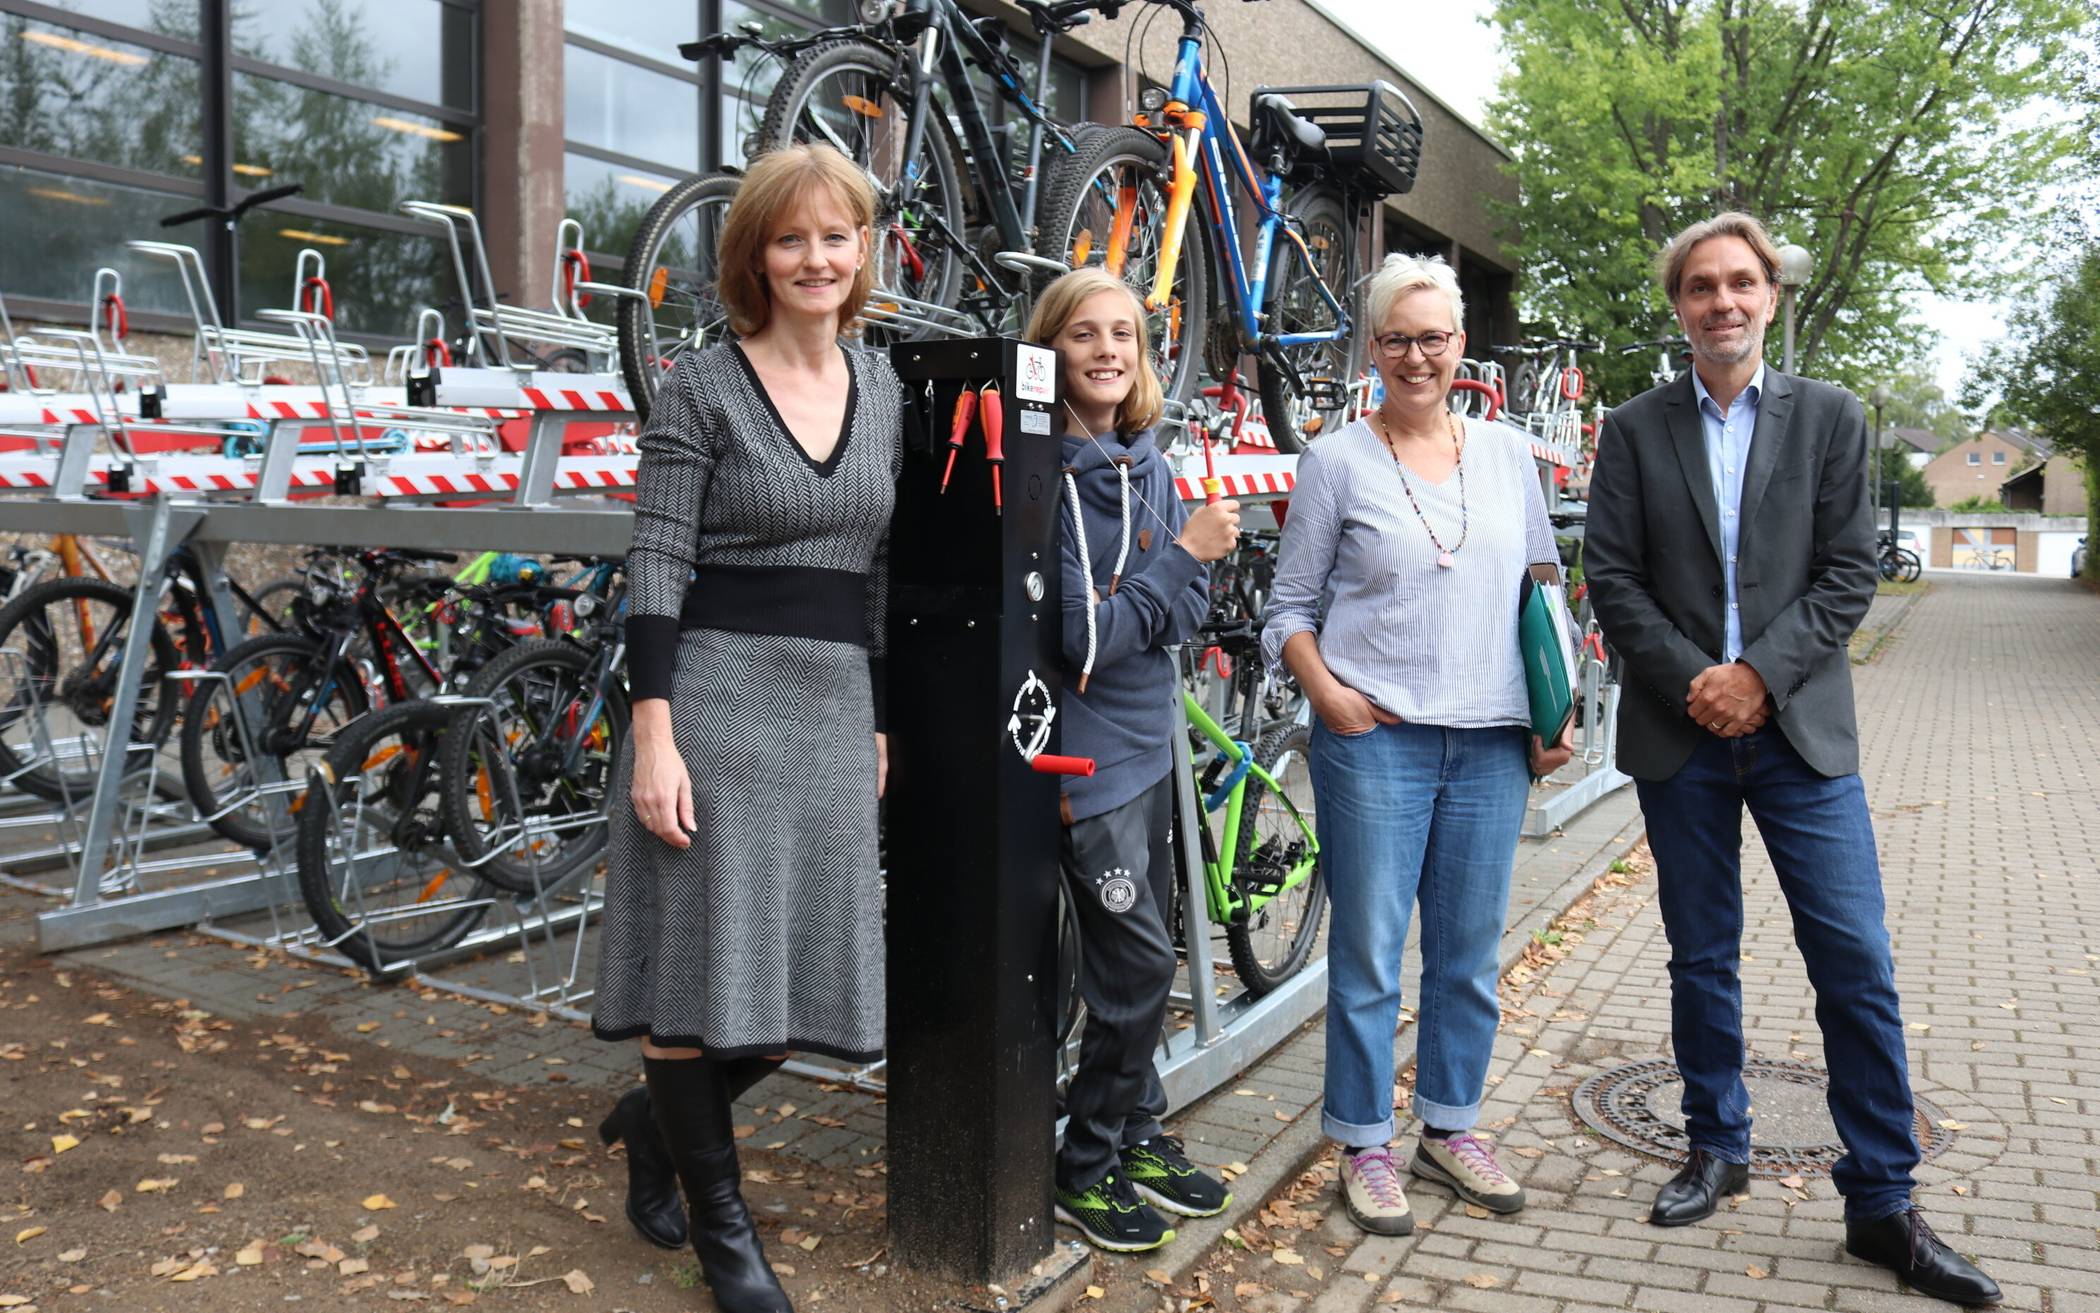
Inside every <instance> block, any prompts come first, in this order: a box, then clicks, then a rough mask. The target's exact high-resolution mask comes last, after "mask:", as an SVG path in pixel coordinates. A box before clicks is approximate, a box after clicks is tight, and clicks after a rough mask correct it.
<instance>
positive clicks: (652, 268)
mask: <svg viewBox="0 0 2100 1313" xmlns="http://www.w3.org/2000/svg"><path fill="white" fill-rule="evenodd" d="M740 181H741V180H740V179H738V178H737V176H736V175H735V174H731V173H706V174H701V175H700V176H698V177H693V178H686V179H684V180H683V181H681V182H679V183H677V184H675V185H674V186H673V187H672V188H671V190H669V191H667V192H665V193H664V194H663V195H661V196H659V197H657V198H656V204H654V205H652V206H650V207H649V212H648V213H647V214H645V215H643V216H642V222H641V226H640V227H638V228H636V229H635V233H634V241H633V243H632V244H630V245H629V246H628V248H627V262H626V264H625V265H624V266H623V267H622V269H621V271H620V283H621V286H623V287H629V288H632V289H634V290H635V291H637V292H641V293H644V294H645V295H646V296H647V297H648V300H647V302H646V303H645V302H643V301H639V300H636V299H635V298H634V297H631V296H623V297H621V298H620V306H619V310H618V312H617V316H616V317H617V320H618V325H619V333H620V374H621V376H622V377H624V378H625V379H626V380H627V395H628V396H629V397H630V398H632V399H633V401H634V409H635V414H636V416H637V417H638V418H639V419H640V420H641V421H643V422H644V423H646V422H647V421H648V419H649V403H650V402H651V401H653V400H655V398H656V385H657V383H658V382H659V381H660V380H661V379H662V378H663V377H664V375H665V374H667V373H669V372H670V369H671V366H673V365H675V364H677V363H678V357H679V356H680V355H681V354H683V353H684V352H686V351H697V350H699V349H700V348H702V347H705V346H710V345H712V344H714V343H716V342H720V341H725V340H727V338H728V337H729V311H728V310H727V309H725V308H724V307H723V305H722V302H721V300H720V298H719V297H718V296H717V295H716V293H715V255H716V250H717V248H718V247H719V246H720V245H721V241H722V221H723V219H724V218H726V217H727V216H728V214H729V203H730V202H731V201H733V200H735V199H736V189H737V187H738V185H739V183H740Z"/></svg>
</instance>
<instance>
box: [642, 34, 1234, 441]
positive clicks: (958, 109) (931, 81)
mask: <svg viewBox="0 0 2100 1313" xmlns="http://www.w3.org/2000/svg"><path fill="white" fill-rule="evenodd" d="M1127 2H1128V0H1064V2H1063V3H1058V4H1042V3H1028V4H1024V5H1023V6H1022V7H1023V9H1024V10H1025V11H1026V12H1027V14H1028V16H1029V20H1030V22H1031V24H1032V25H1033V26H1034V28H1035V30H1036V32H1037V33H1038V35H1039V36H1041V38H1042V40H1041V43H1040V46H1039V49H1038V52H1037V56H1036V64H1035V74H1034V79H1033V82H1032V88H1033V89H1032V91H1031V90H1027V89H1024V87H1023V85H1022V80H1023V70H1022V68H1021V66H1020V64H1019V62H1018V61H1017V60H1016V59H1015V58H1014V57H1013V55H1012V54H1011V53H1009V52H1008V51H1007V49H1006V46H1005V33H1004V30H1003V27H1002V25H1001V24H1000V22H999V20H998V19H996V18H991V17H973V16H971V15H968V14H966V13H965V12H964V11H963V10H962V9H960V8H959V7H958V6H957V5H956V3H955V0H901V2H899V0H878V3H876V4H874V5H873V6H871V7H870V8H869V9H868V11H867V12H868V13H869V14H870V17H869V20H868V21H866V22H862V23H858V24H853V25H849V26H842V27H831V28H826V29H823V30H822V31H818V32H813V33H809V34H807V35H803V36H797V37H784V38H782V37H767V36H765V35H763V33H762V31H761V30H760V29H759V27H758V25H757V24H756V23H746V24H744V25H743V28H742V30H741V31H740V32H736V33H721V34H718V35H716V36H713V37H709V38H706V39H705V40H701V41H695V42H688V43H686V44H684V45H681V46H680V47H679V53H680V54H681V55H683V56H684V57H685V58H687V59H691V60H700V59H707V58H719V59H721V60H723V61H725V62H728V61H731V60H733V59H734V58H735V57H736V56H737V54H738V53H739V52H743V51H747V50H748V51H755V52H756V53H757V55H758V57H759V58H760V59H761V60H766V59H770V60H773V61H777V62H778V63H780V64H781V65H782V66H783V71H782V72H781V73H780V75H779V78H778V80H777V81H776V82H775V83H774V86H773V89H772V91H771V93H770V94H769V95H768V97H767V99H766V110H765V117H764V120H763V122H762V124H761V126H760V127H759V129H758V131H757V132H756V133H755V134H754V135H753V137H752V138H751V140H750V141H749V142H747V144H746V150H747V154H751V155H756V154H760V153H762V152H764V151H765V150H768V149H772V148H774V147H777V146H781V145H785V144H787V143H790V142H815V143H823V144H828V145H831V146H833V147H835V148H837V149H838V150H839V151H840V153H842V154H844V155H845V156H846V157H847V158H849V159H851V160H853V161H854V162H855V163H857V164H859V165H860V166H861V167H862V169H863V170H864V171H865V172H866V174H867V177H868V180H869V182H870V184H871V185H872V186H873V187H874V189H875V193H876V211H877V213H876V223H875V234H874V236H875V245H874V250H873V251H872V252H871V258H872V259H873V260H874V263H875V270H874V273H875V287H876V294H875V296H874V298H873V299H872V300H871V302H870V304H869V306H868V307H867V309H866V311H865V312H864V313H865V317H866V319H867V321H868V323H869V324H870V325H872V326H874V327H875V328H876V329H877V330H878V332H889V333H895V334H896V335H898V336H900V337H911V336H918V335H923V334H925V333H931V332H947V333H966V334H985V333H996V332H1001V331H1006V332H1012V331H1016V330H1018V329H1019V327H1020V326H1021V325H1020V324H1019V323H1018V322H1017V320H1018V315H1017V314H1016V313H1015V311H1016V307H1017V305H1018V303H1019V301H1020V299H1021V298H1022V297H1023V296H1024V295H1025V294H1026V292H1027V291H1028V290H1029V286H1030V280H1031V278H1033V277H1039V276H1041V275H1042V274H1044V273H1047V272H1053V271H1052V270H1049V269H1046V268H1045V267H1043V266H1041V265H1038V264H1036V263H1035V261H1034V257H1033V256H1031V255H1030V254H1029V252H1030V251H1031V249H1032V242H1031V237H1032V233H1033V226H1034V222H1035V210H1036V198H1037V194H1038V183H1037V179H1038V175H1039V172H1040V167H1041V160H1042V155H1043V151H1044V149H1045V147H1046V145H1047V146H1051V147H1054V148H1055V149H1056V150H1058V151H1060V152H1064V153H1067V154H1069V153H1070V152H1071V151H1073V150H1074V149H1076V143H1077V142H1078V141H1079V140H1080V139H1082V138H1083V137H1084V136H1085V135H1086V132H1087V131H1089V130H1088V129H1084V128H1082V129H1073V130H1070V131H1068V130H1066V129H1064V128H1061V127H1059V126H1058V125H1056V124H1055V123H1053V122H1051V120H1050V119H1049V118H1048V117H1047V116H1046V115H1045V114H1044V113H1043V112H1042V110H1041V108H1040V106H1041V104H1042V103H1043V100H1044V97H1045V95H1046V93H1047V89H1048V86H1049V79H1050V42H1051V38H1052V37H1054V36H1055V35H1057V34H1058V33H1061V32H1068V31H1070V30H1072V29H1073V28H1076V27H1079V26H1081V25H1083V24H1085V23H1087V22H1089V21H1091V14H1092V11H1095V10H1098V11H1100V12H1102V13H1103V14H1106V15H1110V16H1113V15H1114V14H1115V13H1116V12H1117V11H1118V10H1119V9H1120V7H1121V5H1122V4H1124V3H1127ZM972 68H975V69H977V70H979V71H981V72H982V73H983V74H984V75H986V77H987V79H988V81H989V83H990V91H991V94H992V95H993V96H996V97H997V98H998V99H999V100H1002V101H1004V102H1005V103H1006V104H1007V105H1010V106H1012V107H1013V108H1014V109H1015V110H1016V111H1018V112H1019V114H1020V115H1021V116H1022V117H1023V118H1024V119H1025V120H1026V121H1027V123H1028V125H1029V138H1028V155H1027V164H1026V166H1025V167H1024V168H1022V169H1020V170H1019V171H1018V174H1019V176H1015V175H1016V171H1015V170H1014V169H1012V168H1010V167H1009V166H1008V164H1007V153H1006V151H1005V150H1004V149H1003V148H1002V146H1001V144H1000V143H999V141H998V140H997V139H996V134H995V132H994V130H993V129H992V128H991V127H990V126H989V124H988V123H987V121H986V114H985V111H984V107H983V103H982V93H980V92H979V90H978V88H977V85H976V84H975V83H974V82H973V81H972V79H971V75H970V74H971V69H972ZM752 76H753V77H755V76H756V66H754V72H753V74H752ZM937 90H945V92H946V97H947V102H948V104H947V105H946V106H943V104H942V103H941V100H940V98H939V96H938V95H937ZM951 109H952V112H953V114H954V117H955V120H956V122H957V123H959V124H960V125H961V129H962V138H961V140H960V141H958V140H957V137H956V130H955V127H954V126H953V125H951V123H950V121H949V112H950V110H951ZM965 147H967V149H968V155H967V157H966V156H965V153H964V148H965ZM966 158H967V162H968V163H969V164H970V165H971V166H972V167H969V168H966V167H965V161H966ZM738 185H739V179H738V178H737V176H736V175H735V174H734V173H732V172H722V173H715V174H705V175H700V176H697V177H692V178H687V179H685V180H684V181H683V182H680V183H679V184H677V185H676V186H674V187H672V189H671V190H670V191H668V192H666V193H664V195H663V196H661V197H660V198H658V200H657V202H656V204H655V205H653V206H651V207H650V210H649V212H648V214H646V215H645V216H644V217H643V219H642V222H641V225H640V226H639V228H638V229H637V230H636V233H635V237H634V242H633V244H632V246H631V247H630V249H629V253H628V258H627V261H626V265H625V267H624V269H623V279H624V291H623V292H622V294H621V297H620V308H619V311H618V322H619V328H620V342H621V353H620V355H621V368H622V371H623V373H624V374H625V376H626V378H627V383H628V388H629V392H630V394H631V395H632V396H633V398H634V400H635V403H636V405H637V407H646V405H647V398H649V397H651V396H653V395H654V392H655V387H656V383H657V380H658V378H659V377H660V376H661V373H662V371H663V370H665V369H667V368H668V367H669V366H670V365H671V364H672V363H673V362H675V360H676V358H677V356H678V354H679V353H680V352H682V351H685V350H692V349H697V348H698V347H701V346H704V345H706V344H707V343H708V342H710V341H713V340H718V339H719V338H721V337H722V336H723V335H724V331H725V329H726V319H727V316H726V314H725V313H724V312H723V310H722V308H721V306H720V304H719V302H718V301H717V300H716V299H715V296H714V281H715V279H714V255H715V249H716V245H717V243H718V241H719V239H720V225H721V220H722V215H723V214H724V213H725V212H726V210H727V208H728V205H729V202H730V201H731V200H732V199H734V197H735V195H736V188H737V186H738ZM1054 272H1062V268H1061V267H1060V268H1057V269H1055V270H1054ZM667 307H668V313H666V311H667ZM659 320H661V322H659ZM1174 381H1176V382H1178V383H1179V385H1180V386H1181V387H1182V389H1183V393H1184V394H1185V391H1186V388H1187V387H1188V386H1189V385H1191V384H1193V382H1194V377H1193V375H1189V376H1188V377H1186V378H1185V379H1184V378H1176V379H1175V380H1174ZM1177 395H1179V394H1177ZM645 417H646V414H645Z"/></svg>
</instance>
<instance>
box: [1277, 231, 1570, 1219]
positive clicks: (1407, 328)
mask: <svg viewBox="0 0 2100 1313" xmlns="http://www.w3.org/2000/svg"><path fill="white" fill-rule="evenodd" d="M1367 311H1368V314H1367V322H1368V323H1369V324H1370V325H1371V326H1372V328H1373V331H1374V337H1373V345H1374V349H1373V361H1374V363H1375V364H1376V365H1377V368H1378V372H1379V375H1380V378H1381V380H1382V381H1383V383H1384V384H1385V397H1384V400H1383V401H1382V402H1381V403H1380V404H1379V406H1378V408H1377V409H1376V410H1374V411H1372V412H1371V413H1370V414H1368V415H1366V416H1365V417H1364V418H1363V419H1361V420H1358V421H1357V422H1356V423H1354V424H1351V425H1349V426H1348V427H1347V428H1344V429H1342V430H1340V431H1339V432H1337V433H1334V434H1332V435H1330V436H1327V437H1324V438H1322V439H1320V441H1318V442H1316V443H1314V444H1313V445H1312V447H1311V448H1310V449H1308V450H1307V451H1306V453H1305V455H1304V456H1303V457H1301V458H1300V459H1299V462H1298V478H1297V487H1296V489H1295V490H1294V491H1293V493H1292V495H1291V514H1290V518H1289V520H1288V522H1287V523H1286V525H1285V528H1284V533H1283V545H1282V549H1281V556H1280V560H1279V561H1278V566H1277V573H1276V583H1275V590H1274V593H1273V601H1272V603H1271V606H1270V608H1269V613H1268V616H1267V620H1266V624H1265V626H1264V630H1263V633H1262V647H1263V653H1264V655H1265V656H1266V657H1267V659H1268V660H1269V661H1270V662H1271V663H1272V664H1273V663H1275V662H1276V661H1278V660H1281V661H1283V662H1284V663H1285V664H1286V665H1288V666H1289V667H1290V669H1291V673H1292V674H1294V675H1295V676H1297V679H1298V683H1299V686H1300V687H1302V688H1303V689H1304V690H1305V693H1306V696H1307V698H1308V699H1310V700H1311V702H1312V705H1313V709H1314V710H1315V711H1316V712H1317V713H1318V719H1317V722H1316V723H1315V725H1314V726H1313V738H1312V749H1311V754H1310V756H1311V761H1310V764H1311V767H1312V783H1313V792H1314V797H1315V801H1316V802H1317V804H1318V807H1319V822H1318V823H1319V834H1320V848H1321V856H1322V860H1323V862H1324V863H1325V865H1326V870H1327V884H1328V897H1329V898H1330V899H1331V900H1332V901H1333V904H1334V916H1333V918H1332V919H1331V921H1330V922H1329V924H1330V926H1331V929H1330V930H1329V931H1328V945H1327V964H1328V965H1327V972H1328V974H1327V982H1328V984H1327V1074H1326V1099H1325V1105H1324V1107H1323V1109H1322V1114H1321V1120H1322V1127H1323V1129H1324V1130H1325V1131H1326V1133H1327V1134H1328V1135H1330V1136H1332V1137H1333V1138H1334V1139H1335V1140H1337V1141H1339V1142H1340V1143H1341V1145H1342V1150H1343V1153H1342V1170H1341V1181H1340V1190H1341V1194H1342V1198H1343V1202H1344V1204H1345V1206H1346V1207H1347V1208H1348V1211H1349V1215H1350V1217H1352V1218H1353V1219H1354V1220H1355V1221H1356V1223H1357V1225H1359V1226H1361V1227H1363V1228H1364V1229H1365V1230H1367V1231H1372V1232H1376V1233H1378V1234H1381V1235H1407V1234H1409V1233H1410V1232H1412V1231H1413V1230H1414V1218H1413V1217H1412V1215H1410V1213H1409V1211H1408V1206H1407V1197H1406V1195H1405V1193H1404V1192H1403V1191H1402V1189H1401V1181H1400V1172H1399V1169H1398V1168H1397V1166H1396V1165H1395V1162H1394V1159H1393V1155H1392V1151H1391V1149H1390V1147H1389V1145H1390V1142H1391V1141H1392V1140H1393V1138H1394V1135H1395V1132H1396V1129H1397V1128H1396V1125H1395V1120H1394V1109H1393V1034H1394V1030H1395V1028H1396V1026H1397V1024H1398V1019H1399V1011H1400V966H1401V957H1402V954H1403V951H1404V949H1405V946H1406V943H1407V927H1408V920H1409V917H1410V915H1411V914H1412V912H1413V910H1414V907H1415V904H1416V903H1418V902H1419V903H1420V905H1421V908H1422V997H1421V998H1420V1000H1418V1005H1417V1011H1418V1014H1419V1018H1420V1019H1419V1022H1418V1025H1419V1031H1418V1034H1419V1039H1418V1040H1417V1042H1416V1045H1415V1055H1416V1067H1415V1072H1416V1074H1415V1096H1414V1112H1415V1116H1416V1118H1417V1119H1418V1120H1419V1121H1420V1123H1421V1134H1420V1139H1419V1141H1418V1143H1417V1144H1416V1146H1415V1151H1414V1156H1413V1158H1412V1159H1411V1160H1410V1162H1409V1164H1408V1170H1409V1171H1410V1172H1411V1173H1412V1174H1413V1175H1415V1176H1417V1177H1421V1178H1423V1179H1425V1180H1429V1181H1433V1182H1436V1183H1437V1184H1439V1185H1442V1186H1444V1187H1446V1188H1448V1189H1450V1190H1452V1191H1453V1192H1454V1193H1456V1194H1457V1195H1458V1197H1459V1198H1461V1199H1463V1200H1464V1201H1466V1202H1467V1203H1471V1204H1477V1205H1479V1206H1481V1207H1483V1208H1487V1209H1490V1210H1492V1211H1494V1212H1497V1213H1514V1212H1516V1211H1517V1210H1518V1209H1520V1208H1522V1207H1523V1206H1524V1191H1523V1189H1522V1188H1521V1187H1520V1186H1518V1185H1517V1183H1516V1182H1515V1181H1514V1180H1512V1179H1511V1178H1510V1176H1509V1174H1508V1173H1507V1172H1506V1171H1504V1170H1503V1167H1502V1165H1501V1163H1500V1162H1499V1161H1498V1160H1497V1158H1496V1156H1495V1150H1494V1146H1493V1145H1492V1144H1491V1143H1490V1142H1489V1141H1488V1140H1487V1139H1486V1138H1485V1137H1483V1136H1481V1135H1479V1134H1477V1133H1476V1132H1475V1130H1474V1126H1475V1124H1476V1123H1477V1121H1478V1120H1479V1115H1480V1104H1481V1097H1482V1093H1483V1089H1484V1085H1485V1081H1486V1078H1487V1067H1488V1056H1489V1050H1490V1047H1491V1046H1492V1044H1493V1042H1494V1038H1495V1025H1496V1022H1497V1020H1498V1015H1499V1014H1498V1009H1497V1005H1496V999H1495V978H1496V960H1497V953H1496V950H1497V946H1498V945H1499V943H1500V941H1501V937H1502V926H1503V920H1504V916H1505V913H1506V911H1507V907H1508V903H1509V873H1510V864H1511V860H1512V858H1513V857H1514V855H1515V852H1516V846H1517V835H1518V830H1519V827H1520V826H1521V825H1522V822H1523V819H1524V804H1525V798H1526V794H1527V790H1528V788H1529V783H1530V779H1531V777H1533V776H1543V775H1547V774H1550V773H1551V772H1552V771H1554V770H1557V769H1558V768H1559V767H1560V766H1562V765H1563V764H1565V763H1566V762H1567V760H1568V758H1569V756H1570V744H1569V740H1568V739H1567V737H1566V736H1563V737H1562V739H1561V740H1560V741H1559V742H1558V743H1555V744H1553V745H1551V746H1550V747H1549V746H1547V745H1545V744H1542V743H1540V742H1539V741H1538V740H1537V739H1536V738H1535V737H1533V736H1532V735H1531V733H1530V730H1529V728H1528V726H1529V724H1530V719H1531V717H1530V711H1529V704H1528V701H1527V698H1526V693H1525V682H1524V671H1523V665H1522V662H1521V661H1520V659H1519V657H1518V651H1517V599H1518V594H1519V591H1520V589H1521V587H1522V583H1523V578H1524V575H1525V573H1526V572H1527V571H1531V572H1532V573H1534V574H1536V575H1538V576H1539V577H1541V578H1546V579H1557V578H1558V574H1559V559H1558V556H1557V555H1556V553H1555V549H1554V544H1553V530H1552V526H1551V525H1550V523H1549V522H1548V521H1547V518H1546V503H1545V496H1544V493H1543V491H1542V489H1541V487H1540V483H1539V478H1538V474H1537V471H1536V468H1535V466H1534V465H1533V463H1532V458H1531V452H1530V447H1529V443H1528V442H1527V441H1526V439H1525V436H1524V435H1523V434H1522V433H1520V432H1518V431H1516V430H1514V429H1511V428H1508V427H1506V426H1502V425H1497V424H1491V423H1485V422H1481V421H1475V420H1461V419H1460V418H1459V417H1458V416H1457V415H1455V414H1453V413H1452V411H1451V407H1450V405H1449V398H1450V393H1451V380H1452V377H1453V376H1454V375H1455V374H1456V373H1457V370H1458V363H1459V361H1460V360H1461V359H1462V358H1463V357H1464V356H1465V347H1466V335H1465V333H1464V331H1463V330H1462V329H1461V328H1460V325H1461V324H1462V323H1463V322H1464V306H1463V302H1462V301H1461V298H1460V296H1459V290H1458V280H1457V278H1456V277H1455V276H1454V275H1453V273H1452V271H1451V267H1450V266H1449V265H1447V264H1446V263H1444V261H1443V260H1441V259H1432V260H1419V259H1416V258H1414V257H1412V256H1406V255H1391V256H1387V257H1386V260H1385V263H1384V265H1383V266H1382V267H1381V268H1380V269H1379V271H1378V272H1377V274H1376V275H1375V276H1374V277H1373V278H1372V280H1371V284H1370V290H1369V294H1368V306H1367Z"/></svg>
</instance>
